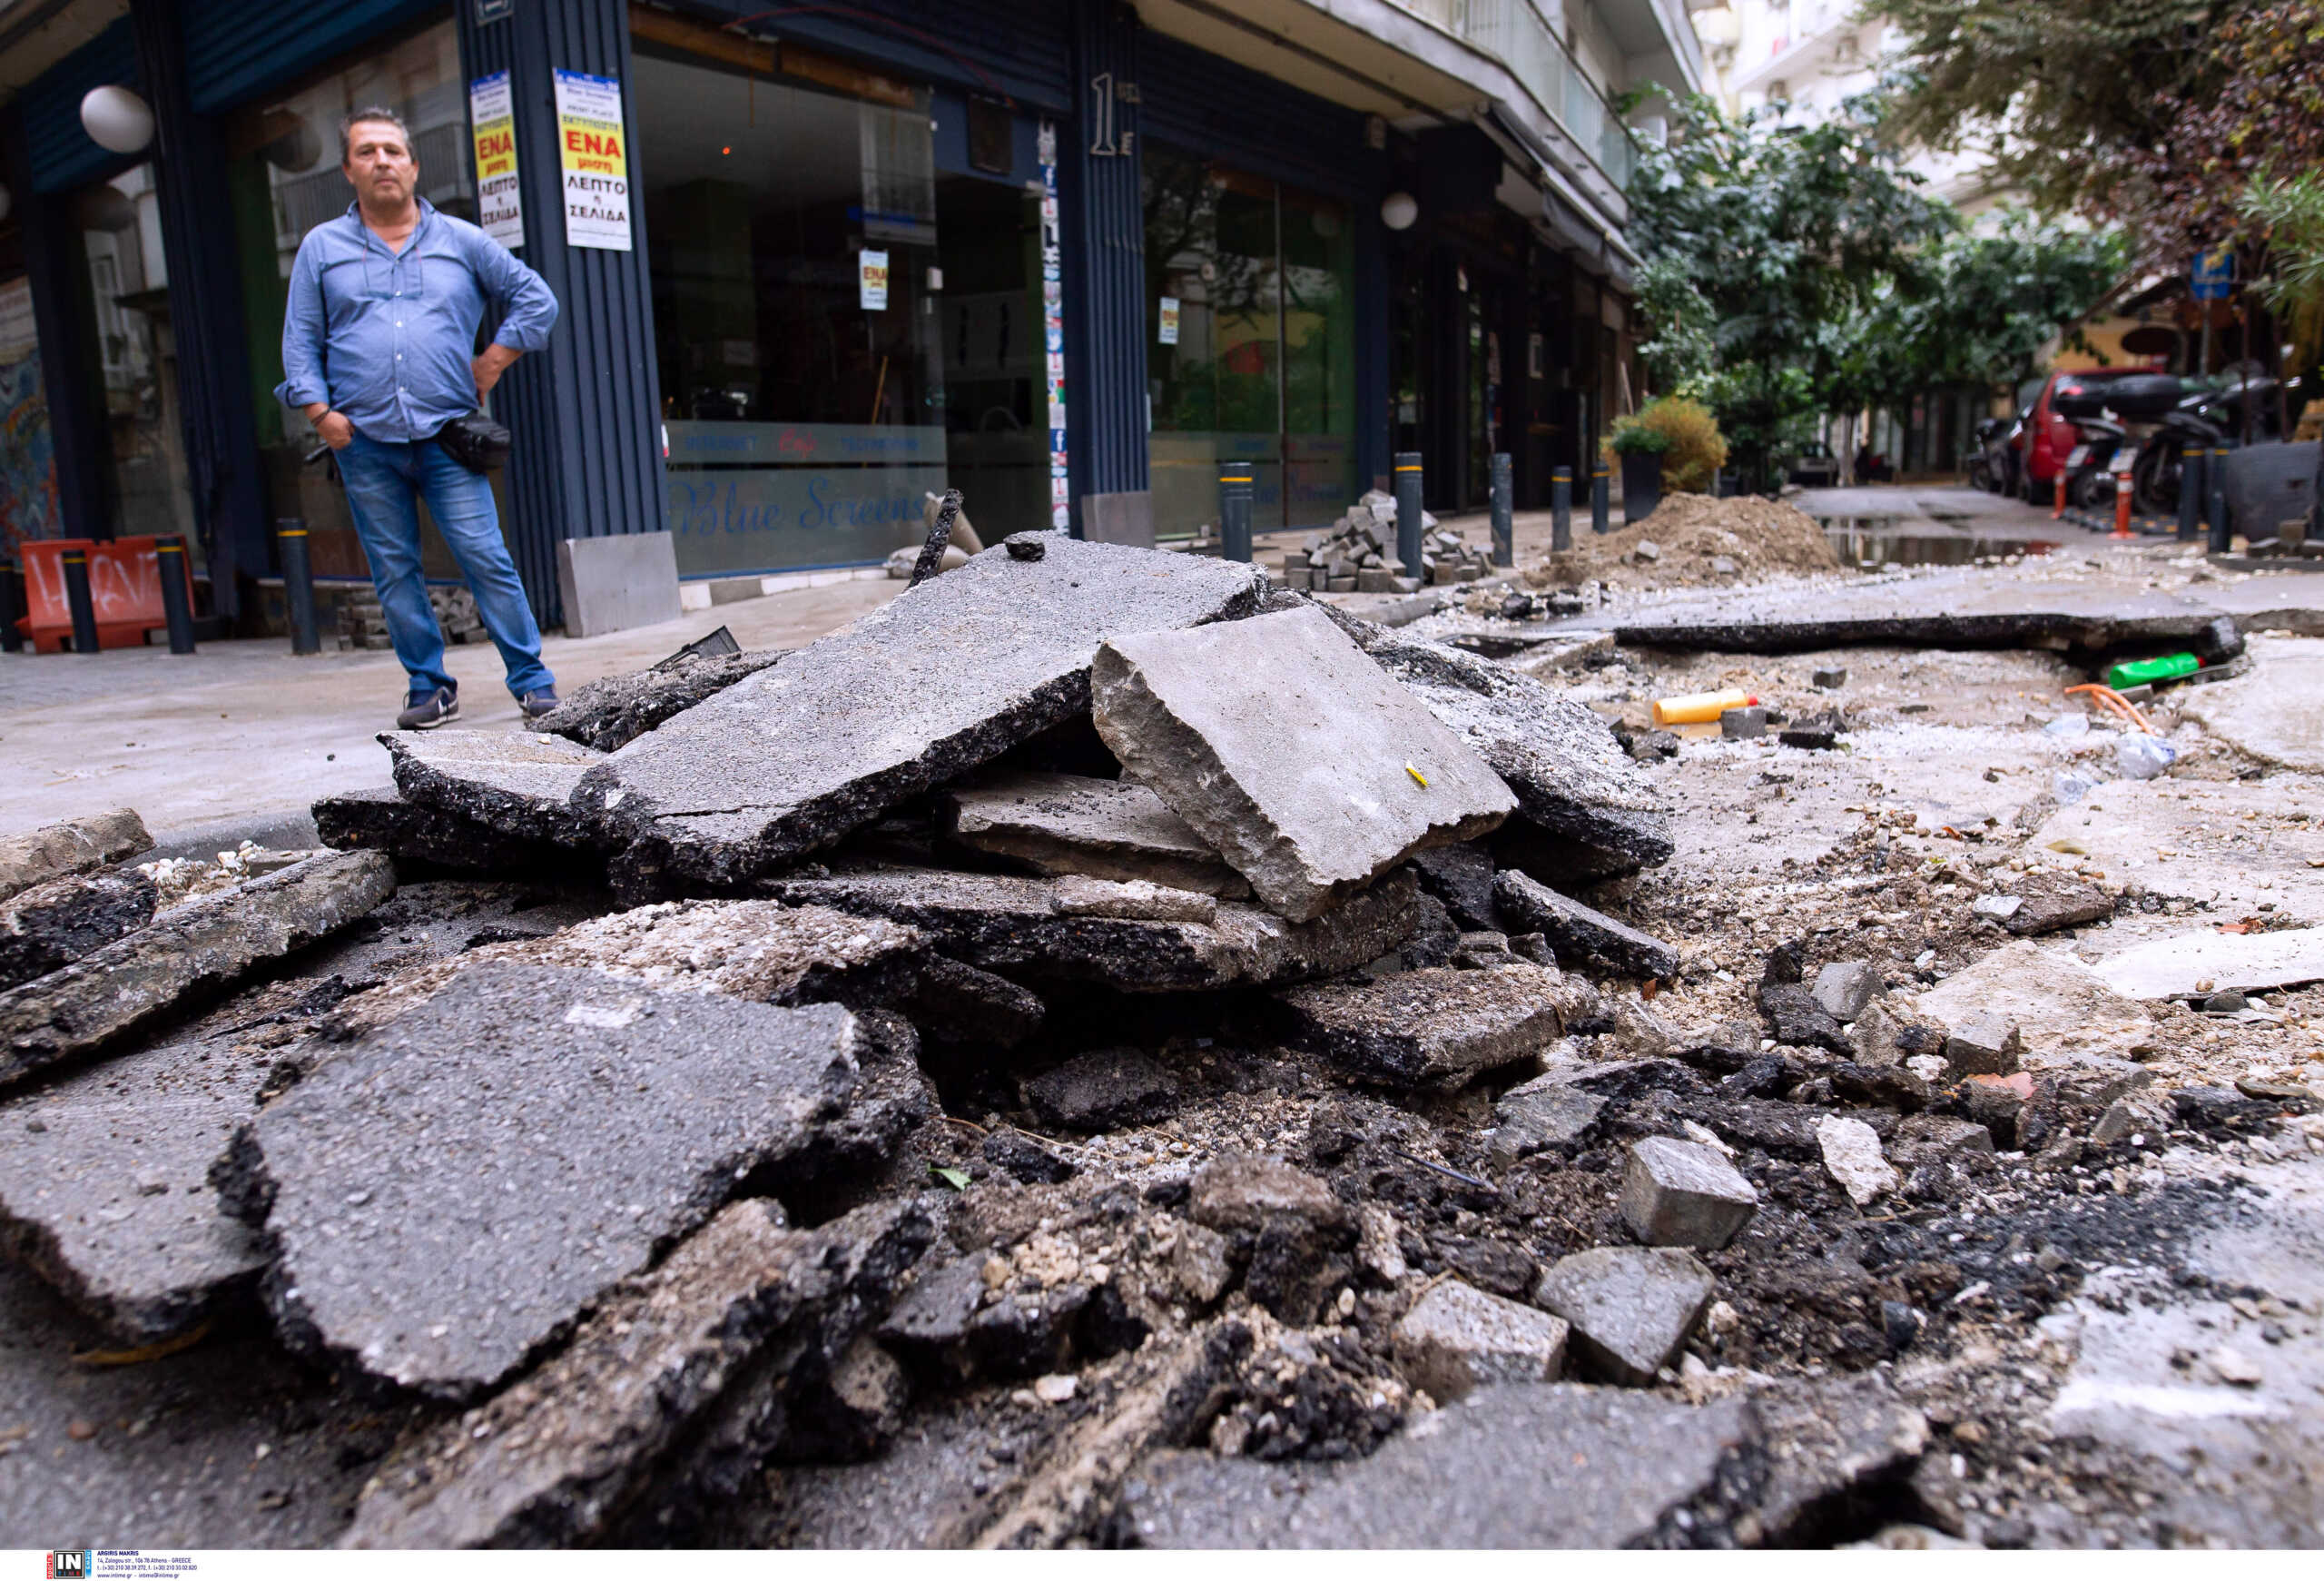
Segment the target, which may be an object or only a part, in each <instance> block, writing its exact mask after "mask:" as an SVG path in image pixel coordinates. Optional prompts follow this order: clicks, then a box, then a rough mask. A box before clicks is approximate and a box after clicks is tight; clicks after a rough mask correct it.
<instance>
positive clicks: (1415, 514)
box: [1395, 450, 1423, 577]
mask: <svg viewBox="0 0 2324 1581" xmlns="http://www.w3.org/2000/svg"><path fill="white" fill-rule="evenodd" d="M1395 482H1396V558H1398V559H1400V560H1402V561H1403V563H1404V572H1403V574H1404V575H1405V576H1407V577H1417V576H1419V575H1420V574H1421V572H1420V554H1421V525H1420V519H1421V516H1422V515H1423V507H1422V505H1421V502H1420V497H1421V483H1422V477H1421V469H1420V452H1419V451H1418V450H1398V451H1397V452H1396V459H1395Z"/></svg>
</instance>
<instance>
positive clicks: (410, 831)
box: [312, 786, 602, 882]
mask: <svg viewBox="0 0 2324 1581" xmlns="http://www.w3.org/2000/svg"><path fill="white" fill-rule="evenodd" d="M312 811H313V815H314V820H315V835H316V838H318V839H319V840H320V841H321V842H322V844H324V845H328V846H330V848H331V849H332V850H334V851H380V852H385V853H386V854H387V855H389V856H392V857H394V858H395V859H396V860H397V861H398V862H399V863H419V864H422V865H426V866H428V867H431V868H441V869H442V870H444V871H445V872H448V873H464V874H465V873H477V874H491V875H493V876H495V877H515V876H519V875H527V876H529V875H537V876H541V877H556V876H563V877H569V878H573V879H576V880H580V881H585V882H586V881H594V880H596V879H597V878H599V877H601V876H602V872H601V870H600V869H599V867H598V865H597V864H596V863H595V862H593V861H592V860H590V859H589V858H588V857H586V856H584V855H581V854H580V853H577V852H575V851H571V850H568V849H566V847H564V846H560V845H552V844H550V843H549V842H548V841H547V840H537V839H531V838H527V837H525V836H521V835H504V834H502V833H501V832H500V831H499V830H497V829H493V828H488V827H487V826H486V825H482V824H479V823H478V822H477V821H476V820H475V819H474V818H469V817H465V816H463V815H460V814H458V813H448V812H445V811H444V810H442V809H441V808H439V807H424V806H421V805H419V803H417V802H411V801H406V800H405V799H404V795H403V793H402V792H401V791H399V790H398V789H396V788H395V786H381V787H379V789H376V790H360V791H342V792H340V793H339V794H338V795H328V796H324V797H322V798H321V799H320V800H318V801H317V802H316V803H315V804H314V807H313V809H312Z"/></svg>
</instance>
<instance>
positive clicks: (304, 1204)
mask: <svg viewBox="0 0 2324 1581" xmlns="http://www.w3.org/2000/svg"><path fill="white" fill-rule="evenodd" d="M858 1036H859V1033H858V1031H857V1027H856V1023H855V1019H854V1017H852V1015H850V1014H849V1013H847V1012H846V1011H844V1010H842V1009H841V1008H839V1007H838V1006H836V1005H817V1006H813V1007H811V1008H808V1009H803V1010H776V1009H773V1008H770V1007H768V1006H765V1005H759V1004H749V1003H743V1002H742V1001H739V1000H732V999H727V998H725V997H724V996H721V995H714V994H702V993H656V992H655V991H653V990H651V989H646V988H644V987H643V986H641V985H640V984H638V983H635V982H632V981H629V980H626V979H623V978H617V977H611V976H607V975H606V974H604V973H595V972H584V971H573V970H566V969H559V968H555V967H539V966H516V965H485V966H478V967H477V968H475V969H473V970H471V971H467V972H463V973H459V974H458V975H457V976H456V977H454V979H453V980H452V981H451V983H448V984H447V985H446V986H445V988H444V989H443V990H442V991H441V992H440V993H438V994H436V995H435V996H434V997H433V998H432V999H429V1000H428V1001H427V1002H425V1003H421V1004H419V1005H418V1006H417V1007H415V1008H414V1009H412V1010H411V1011H409V1012H408V1013H406V1014H404V1015H402V1016H401V1017H399V1018H398V1019H397V1020H396V1021H394V1022H392V1023H389V1024H388V1025H387V1026H385V1027H383V1028H381V1029H380V1030H379V1031H377V1032H375V1033H371V1034H370V1035H369V1036H368V1037H366V1038H364V1039H363V1040H362V1041H361V1042H358V1043H356V1044H355V1045H353V1046H352V1047H350V1048H349V1049H348V1050H347V1051H346V1052H342V1053H340V1054H338V1055H336V1056H334V1057H333V1058H331V1059H330V1060H328V1061H326V1062H323V1063H322V1064H321V1065H320V1067H319V1068H318V1069H317V1070H316V1071H315V1072H313V1073H312V1074H311V1075H310V1076H308V1077H307V1078H306V1079H305V1080H304V1081H302V1082H300V1083H299V1084H298V1085H297V1086H296V1087H294V1088H292V1089H291V1092H288V1093H287V1094H285V1095H284V1096H283V1097H281V1098H280V1099H278V1100H276V1101H275V1102H273V1103H272V1104H271V1105H269V1106H268V1107H267V1108H266V1109H265V1110H264V1111H263V1112H261V1113H260V1115H259V1117H258V1119H257V1120H256V1121H255V1122H252V1124H251V1126H249V1127H248V1128H247V1129H246V1131H245V1132H244V1133H243V1136H242V1137H241V1138H238V1140H237V1141H236V1144H235V1149H234V1152H233V1155H232V1161H231V1172H232V1177H233V1178H232V1179H231V1180H230V1181H228V1182H227V1183H226V1185H225V1187H224V1188H223V1189H225V1190H226V1191H227V1195H228V1198H229V1201H233V1202H236V1203H238V1204H247V1205H248V1207H249V1208H250V1209H252V1210H257V1209H260V1208H261V1207H262V1208H263V1211H264V1233H265V1235H266V1236H267V1238H268V1240H269V1243H270V1244H271V1246H272V1247H274V1248H275V1249H276V1250H277V1255H278V1257H279V1262H278V1264H277V1267H276V1270H274V1273H273V1274H272V1275H271V1278H270V1280H269V1281H268V1289H267V1298H268V1300H269V1303H270V1305H271V1307H272V1308H273V1309H274V1311H275V1315H276V1320H277V1323H278V1325H279V1326H280V1327H281V1329H282V1331H283V1332H284V1334H285V1335H286V1336H289V1337H291V1338H292V1339H294V1341H295V1342H296V1343H298V1344H299V1345H300V1346H301V1347H303V1348H307V1349H315V1350H318V1351H320V1352H322V1353H324V1354H327V1355H329V1356H331V1357H333V1358H335V1359H339V1360H340V1361H342V1362H344V1363H346V1364H348V1365H351V1366H355V1367H359V1368H360V1369H362V1370H364V1371H366V1372H369V1373H372V1374H374V1375H377V1376H379V1377H381V1378H388V1379H390V1380H392V1381H394V1382H396V1383H398V1384H400V1385H402V1386H404V1387H406V1388H413V1389H417V1390H419V1391H420V1392H422V1393H425V1394H428V1395H431V1396H435V1397H438V1398H449V1399H459V1398H465V1397H467V1396H469V1395H473V1394H475V1393H476V1392H478V1390H480V1389H484V1388H489V1387H491V1386H492V1385H493V1384H495V1383H497V1381H499V1380H500V1379H501V1378H505V1377H507V1375H508V1374H509V1373H510V1372H511V1371H513V1370H515V1369H517V1367H518V1366H520V1365H521V1364H522V1363H523V1362H524V1361H525V1360H526V1359H527V1357H528V1356H530V1355H532V1354H533V1353H534V1352H535V1351H536V1349H537V1348H538V1347H540V1346H542V1345H543V1344H545V1343H547V1341H549V1340H550V1339H554V1338H555V1337H556V1336H557V1335H558V1334H559V1333H560V1332H561V1331H562V1330H563V1329H565V1328H566V1325H568V1324H569V1323H571V1322H572V1321H573V1319H575V1318H576V1316H577V1315H578V1314H579V1313H580V1312H581V1310H582V1309H584V1308H585V1307H586V1306H587V1305H588V1304H589V1303H590V1302H592V1301H594V1300H596V1299H598V1298H599V1297H600V1296H601V1295H602V1294H603V1293H604V1292H605V1290H606V1289H607V1288H608V1287H609V1286H611V1285H612V1284H613V1283H614V1282H615V1280H620V1279H623V1278H625V1277H627V1276H628V1275H631V1274H634V1273H636V1272H638V1271H639V1270H642V1269H644V1268H645V1266H646V1265H647V1264H648V1262H649V1261H650V1260H652V1258H653V1255H654V1252H655V1249H656V1248H657V1247H659V1246H662V1245H664V1244H666V1243H667V1242H668V1241H669V1240H671V1239H672V1238H674V1237H675V1236H678V1235H682V1234H684V1233H685V1232H686V1231H687V1230H691V1229H693V1228H694V1226H696V1225H698V1224H700V1223H702V1222H703V1221H704V1220H706V1219H708V1218H709V1217H710V1215H711V1214H712V1213H713V1212H714V1211H715V1210H717V1208H718V1206H719V1204H720V1203H721V1202H722V1201H724V1199H725V1198H726V1196H727V1195H728V1194H729V1193H730V1192H732V1191H734V1189H735V1187H736V1185H737V1184H738V1183H739V1182H740V1181H743V1179H745V1178H746V1177H747V1176H748V1175H749V1173H750V1172H751V1171H753V1170H754V1169H761V1168H767V1167H772V1166H774V1165H778V1164H780V1163H781V1162H782V1161H784V1160H786V1159H788V1158H790V1157H792V1156H793V1155H796V1154H799V1153H801V1152H803V1151H805V1150H806V1149H807V1148H809V1147H810V1146H811V1145H812V1143H813V1142H814V1141H815V1140H816V1135H817V1132H818V1131H820V1130H821V1129H822V1127H823V1126H824V1125H826V1124H828V1123H829V1122H831V1121H832V1120H834V1119H836V1118H837V1117H838V1116H839V1115H840V1114H842V1112H844V1110H845V1109H846V1107H847V1105H848V1103H849V1102H850V1099H851V1096H852V1093H853V1092H854V1091H855V1089H856V1086H857V1083H858V1081H859V1076H858V1065H857V1057H856V1052H855V1044H856V1042H857V1039H858Z"/></svg>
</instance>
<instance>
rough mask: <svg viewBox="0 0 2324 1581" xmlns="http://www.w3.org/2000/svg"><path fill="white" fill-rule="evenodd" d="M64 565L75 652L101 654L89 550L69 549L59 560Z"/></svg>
mask: <svg viewBox="0 0 2324 1581" xmlns="http://www.w3.org/2000/svg"><path fill="white" fill-rule="evenodd" d="M59 558H61V559H63V560H64V601H65V603H66V604H67V605H68V606H69V607H70V608H71V609H72V611H73V651H74V652H75V653H94V652H96V651H97V607H96V605H95V604H94V602H92V601H91V599H90V598H89V551H88V550H87V549H66V550H65V551H64V554H63V555H62V556H60V557H59Z"/></svg>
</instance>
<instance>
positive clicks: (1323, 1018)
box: [1275, 962, 1597, 1087]
mask: <svg viewBox="0 0 2324 1581" xmlns="http://www.w3.org/2000/svg"><path fill="white" fill-rule="evenodd" d="M1275 1001H1276V1003H1279V1004H1281V1005H1282V1006H1283V1007H1284V1008H1285V1011H1286V1012H1287V1013H1289V1016H1290V1020H1291V1023H1292V1025H1293V1026H1294V1028H1295V1036H1296V1037H1297V1039H1298V1040H1299V1041H1300V1042H1303V1043H1305V1044H1306V1045H1308V1046H1310V1047H1312V1048H1313V1049H1315V1052H1318V1053H1320V1054H1322V1055H1324V1057H1325V1058H1326V1059H1329V1060H1330V1061H1332V1062H1334V1064H1336V1065H1338V1066H1339V1067H1340V1068H1341V1069H1343V1070H1344V1071H1346V1072H1349V1073H1350V1074H1351V1075H1354V1076H1357V1077H1360V1078H1362V1079H1363V1080H1364V1081H1367V1082H1381V1083H1384V1084H1385V1085H1388V1086H1393V1087H1418V1086H1440V1087H1441V1086H1454V1085H1458V1084H1459V1083H1460V1082H1463V1081H1465V1080H1467V1079H1468V1078H1469V1077H1470V1076H1472V1075H1473V1074H1475V1073H1476V1072H1479V1071H1485V1070H1492V1069H1493V1068H1494V1067H1496V1066H1501V1065H1506V1064H1510V1063H1512V1062H1515V1061H1518V1060H1524V1059H1531V1058H1532V1057H1533V1056H1534V1055H1536V1054H1539V1053H1540V1052H1541V1051H1542V1050H1543V1049H1545V1048H1547V1047H1549V1045H1550V1044H1551V1043H1552V1042H1556V1041H1557V1039H1558V1038H1560V1037H1561V1036H1562V1035H1563V1034H1564V1032H1565V1028H1566V1024H1567V1023H1568V1022H1570V1021H1575V1020H1579V1019H1581V1016H1582V1015H1583V1014H1585V1013H1587V1012H1588V1011H1589V1010H1590V1008H1592V1007H1594V1005H1595V1003H1596V1001H1597V994H1596V992H1595V991H1594V990H1592V989H1591V988H1590V986H1589V984H1588V983H1583V982H1581V981H1580V980H1578V979H1574V978H1570V977H1568V976H1566V975H1565V974H1564V973H1561V972H1559V971H1558V970H1557V969H1556V968H1555V967H1551V966H1536V965H1533V964H1532V963H1530V962H1512V963H1510V964H1508V965H1505V966H1494V967H1492V968H1489V969H1487V970H1484V971H1469V970H1463V969H1461V968H1457V967H1446V966H1439V967H1430V968H1426V969H1423V970H1421V971H1415V972H1396V973H1389V974H1387V975H1385V976H1382V977H1375V978H1373V979H1371V980H1370V981H1369V982H1364V983H1315V984H1312V985H1309V986H1306V987H1302V988H1288V989H1284V990H1282V991H1280V992H1278V993H1276V995H1275Z"/></svg>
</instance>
